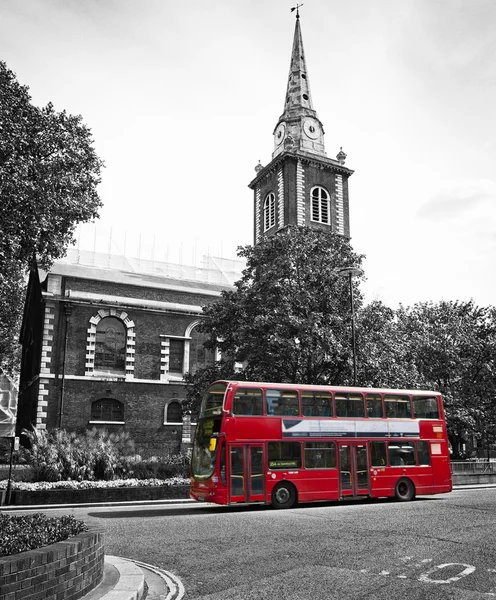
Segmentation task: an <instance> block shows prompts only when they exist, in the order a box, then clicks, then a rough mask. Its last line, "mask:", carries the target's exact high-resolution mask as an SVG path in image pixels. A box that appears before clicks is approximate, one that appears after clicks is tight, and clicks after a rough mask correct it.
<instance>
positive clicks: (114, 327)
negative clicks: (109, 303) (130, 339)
mask: <svg viewBox="0 0 496 600" xmlns="http://www.w3.org/2000/svg"><path fill="white" fill-rule="evenodd" d="M125 369H126V327H125V325H124V323H123V322H122V321H121V320H120V319H118V318H117V317H105V318H103V319H102V320H101V321H100V322H99V323H98V324H97V326H96V338H95V371H103V372H106V373H113V374H124V373H125Z"/></svg>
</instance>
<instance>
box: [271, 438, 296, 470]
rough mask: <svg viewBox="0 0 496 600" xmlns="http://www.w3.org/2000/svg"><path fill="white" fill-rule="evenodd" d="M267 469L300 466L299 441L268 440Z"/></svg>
mask: <svg viewBox="0 0 496 600" xmlns="http://www.w3.org/2000/svg"><path fill="white" fill-rule="evenodd" d="M268 446H269V469H299V468H301V447H300V442H269V444H268Z"/></svg>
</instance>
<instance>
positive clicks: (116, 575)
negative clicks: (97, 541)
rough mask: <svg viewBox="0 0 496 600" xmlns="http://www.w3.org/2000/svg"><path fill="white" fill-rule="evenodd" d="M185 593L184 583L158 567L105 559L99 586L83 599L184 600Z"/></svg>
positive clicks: (116, 558) (113, 558)
mask: <svg viewBox="0 0 496 600" xmlns="http://www.w3.org/2000/svg"><path fill="white" fill-rule="evenodd" d="M184 594H185V590H184V586H183V584H182V582H181V580H180V579H179V578H178V577H176V576H175V575H173V574H172V573H169V572H168V571H164V570H163V569H160V568H159V567H155V566H153V565H148V564H146V563H143V562H140V561H133V560H130V559H126V558H121V557H119V556H108V555H106V556H105V569H104V575H103V579H102V581H101V582H100V584H99V585H98V586H97V587H96V588H95V589H93V590H92V591H91V592H89V593H88V594H86V595H85V596H83V598H82V600H145V599H146V598H148V597H150V598H155V599H157V598H160V599H161V600H181V598H183V596H184Z"/></svg>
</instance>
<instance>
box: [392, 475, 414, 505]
mask: <svg viewBox="0 0 496 600" xmlns="http://www.w3.org/2000/svg"><path fill="white" fill-rule="evenodd" d="M394 495H395V497H396V500H398V501H399V502H409V501H410V500H413V499H414V498H415V486H414V485H413V483H412V482H411V481H410V480H409V479H406V478H404V479H398V481H397V482H396V487H395V488H394Z"/></svg>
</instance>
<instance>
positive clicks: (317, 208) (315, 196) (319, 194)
mask: <svg viewBox="0 0 496 600" xmlns="http://www.w3.org/2000/svg"><path fill="white" fill-rule="evenodd" d="M311 214H312V221H315V222H316V223H323V224H324V225H330V224H331V206H330V198H329V194H328V193H327V191H326V190H325V189H324V188H322V187H314V188H313V189H312V212H311Z"/></svg>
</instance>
